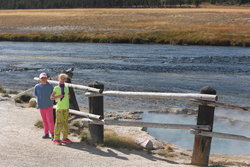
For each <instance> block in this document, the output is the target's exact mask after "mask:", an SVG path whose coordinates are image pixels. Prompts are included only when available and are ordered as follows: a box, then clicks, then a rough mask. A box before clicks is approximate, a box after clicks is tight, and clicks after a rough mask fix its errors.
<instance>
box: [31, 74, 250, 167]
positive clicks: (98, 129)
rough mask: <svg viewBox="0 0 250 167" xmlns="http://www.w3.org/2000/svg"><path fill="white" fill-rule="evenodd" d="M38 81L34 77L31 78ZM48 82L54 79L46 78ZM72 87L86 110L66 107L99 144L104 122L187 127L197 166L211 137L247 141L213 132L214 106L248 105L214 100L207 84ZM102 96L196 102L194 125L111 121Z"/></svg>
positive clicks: (204, 162)
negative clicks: (178, 88)
mask: <svg viewBox="0 0 250 167" xmlns="http://www.w3.org/2000/svg"><path fill="white" fill-rule="evenodd" d="M34 79H35V80H38V78H34ZM48 82H50V83H52V84H58V81H52V80H49V81H48ZM67 86H69V87H71V88H75V89H81V90H85V91H87V92H86V93H85V95H86V96H87V97H88V100H89V113H83V112H79V111H76V110H70V113H71V114H75V115H78V116H82V117H85V118H84V119H82V121H84V122H87V123H89V132H90V137H91V139H92V140H93V142H97V143H102V142H103V138H104V134H103V129H104V125H117V126H134V127H151V128H168V129H190V133H191V134H194V135H195V139H194V146H193V154H192V160H191V163H192V164H193V165H198V166H208V163H209V154H210V147H211V141H212V137H219V138H225V139H233V140H242V141H250V137H246V136H240V135H234V134H226V133H218V132H213V122H214V110H215V107H223V108H230V109H237V110H238V109H240V110H245V111H246V110H247V111H250V107H244V106H235V105H228V104H223V103H218V102H217V100H218V97H217V95H216V91H215V90H214V89H213V88H210V87H204V88H202V89H201V91H200V93H196V94H195V93H159V92H125V91H104V85H103V84H101V83H98V82H94V83H92V84H90V85H88V86H82V85H76V84H67ZM103 96H120V97H130V98H138V97H140V98H166V99H170V98H171V99H187V100H190V101H191V102H192V103H193V104H197V105H198V117H197V123H196V125H185V124H159V123H147V122H135V121H115V120H105V119H104V101H103Z"/></svg>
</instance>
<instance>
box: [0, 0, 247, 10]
mask: <svg viewBox="0 0 250 167" xmlns="http://www.w3.org/2000/svg"><path fill="white" fill-rule="evenodd" d="M203 3H206V4H214V5H244V4H247V3H250V0H0V9H50V8H54V9H55V8H184V7H191V6H194V7H199V6H200V5H201V4H203Z"/></svg>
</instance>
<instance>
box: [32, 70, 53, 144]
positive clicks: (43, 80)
mask: <svg viewBox="0 0 250 167" xmlns="http://www.w3.org/2000/svg"><path fill="white" fill-rule="evenodd" d="M39 79H40V83H38V84H36V86H35V95H36V97H37V105H38V107H37V108H38V109H40V113H41V116H42V119H43V127H44V135H43V136H42V138H43V139H47V138H51V139H52V140H53V139H54V117H53V100H50V95H51V93H52V92H53V86H52V85H51V84H50V83H48V81H47V80H48V76H47V74H46V73H41V74H40V75H39ZM49 133H50V134H51V137H50V136H49Z"/></svg>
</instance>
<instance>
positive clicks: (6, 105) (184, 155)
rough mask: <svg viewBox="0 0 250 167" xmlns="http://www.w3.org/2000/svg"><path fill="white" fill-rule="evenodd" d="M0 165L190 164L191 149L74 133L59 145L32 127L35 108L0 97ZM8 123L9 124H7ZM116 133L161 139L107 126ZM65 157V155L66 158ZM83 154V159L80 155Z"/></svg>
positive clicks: (225, 159) (225, 160)
mask: <svg viewBox="0 0 250 167" xmlns="http://www.w3.org/2000/svg"><path fill="white" fill-rule="evenodd" d="M0 114H1V115H2V117H1V118H0V125H1V126H0V127H1V128H0V130H1V133H0V137H1V139H2V141H1V143H0V148H1V152H0V155H1V156H0V160H1V164H0V166H11V167H12V166H13V167H14V166H19V167H20V166H21V167H22V166H41V165H42V164H43V165H44V164H46V166H54V165H55V164H57V163H58V162H60V165H61V166H104V167H105V166H117V165H119V166H128V165H131V166H135V167H139V166H176V167H178V166H191V165H190V162H191V155H192V150H185V149H183V148H180V147H178V146H175V145H172V144H170V143H164V145H165V146H168V148H170V150H171V151H170V153H166V152H160V153H158V154H160V155H162V156H159V155H158V154H155V153H153V154H148V153H147V152H146V151H136V150H127V149H114V148H108V147H99V146H98V147H94V146H91V145H88V144H86V143H84V142H80V139H79V138H77V137H74V136H70V138H71V139H72V140H73V143H72V144H68V145H64V146H62V147H60V146H56V145H54V144H53V143H52V142H51V141H50V140H43V139H41V134H42V131H43V130H42V129H38V128H36V127H35V126H34V124H35V122H36V121H37V120H40V119H41V118H40V115H39V112H38V110H37V109H35V108H27V107H25V105H18V104H15V103H13V102H11V101H9V100H8V97H1V98H0ZM7 122H8V123H7ZM106 128H108V129H112V130H114V131H115V132H116V133H117V134H119V135H123V136H124V135H126V136H133V137H147V138H149V139H150V140H152V141H153V142H154V143H156V142H157V143H159V144H162V142H160V141H158V140H157V139H155V138H153V137H152V136H150V135H148V134H147V133H146V132H145V131H141V129H140V128H133V127H122V128H121V127H118V126H106ZM65 157H67V158H65ZM80 157H83V158H80ZM210 165H211V166H217V167H218V166H219V167H222V166H223V167H225V166H250V157H249V156H229V155H221V154H211V156H210Z"/></svg>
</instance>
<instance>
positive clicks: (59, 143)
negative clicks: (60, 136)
mask: <svg viewBox="0 0 250 167" xmlns="http://www.w3.org/2000/svg"><path fill="white" fill-rule="evenodd" d="M53 142H54V143H55V144H57V145H62V142H60V140H54V141H53Z"/></svg>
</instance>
